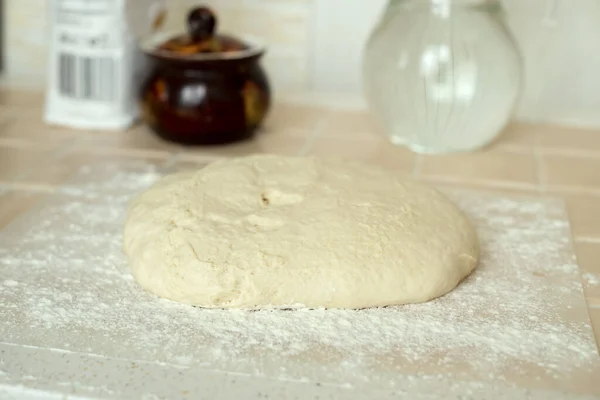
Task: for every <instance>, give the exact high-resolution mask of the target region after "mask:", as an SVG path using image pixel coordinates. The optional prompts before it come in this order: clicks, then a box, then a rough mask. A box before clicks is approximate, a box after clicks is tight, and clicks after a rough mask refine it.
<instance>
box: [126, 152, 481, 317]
mask: <svg viewBox="0 0 600 400" xmlns="http://www.w3.org/2000/svg"><path fill="white" fill-rule="evenodd" d="M124 249H125V253H126V254H127V256H128V257H129V261H130V264H131V269H132V272H133V275H134V276H135V278H136V279H137V281H138V282H139V284H140V285H141V286H142V287H143V288H144V289H146V290H148V291H150V292H152V293H154V294H157V295H159V296H161V297H165V298H168V299H171V300H175V301H178V302H182V303H187V304H192V305H197V306H202V307H222V308H248V309H252V308H289V307H311V308H313V307H314V308H316V307H327V308H365V307H375V306H388V305H396V304H406V303H417V302H423V301H428V300H431V299H433V298H436V297H438V296H441V295H443V294H445V293H447V292H449V291H450V290H452V289H453V288H454V287H455V286H456V285H457V284H458V283H459V282H460V281H461V280H462V279H463V278H464V277H465V276H467V275H468V274H469V273H470V272H471V271H472V270H473V269H474V268H475V266H476V264H477V261H478V258H479V245H478V240H477V236H476V233H475V230H474V228H473V226H472V225H471V224H470V223H469V221H468V220H467V218H466V217H465V216H464V215H463V213H462V212H461V211H460V210H459V209H458V208H457V207H456V206H455V205H454V204H453V203H452V202H450V201H449V200H448V199H447V198H446V197H444V196H443V195H441V194H440V193H438V192H437V191H435V190H434V189H431V188H428V187H425V186H423V185H420V184H417V183H413V182H410V181H405V180H403V179H401V178H399V177H397V175H396V174H394V173H393V172H389V171H385V170H382V169H379V168H376V167H372V166H366V165H362V164H358V163H353V162H345V161H339V160H320V159H315V158H295V157H281V156H269V155H266V156H265V155H263V156H250V157H244V158H238V159H233V160H227V161H219V162H216V163H213V164H211V165H209V166H207V167H206V168H204V169H202V170H199V171H193V172H183V173H177V174H175V175H171V176H167V177H165V178H163V179H162V180H160V181H159V182H157V183H156V184H155V185H154V186H153V187H151V188H150V189H149V190H148V191H146V192H145V193H143V194H141V195H140V196H139V197H138V198H137V199H136V200H135V201H134V202H133V203H132V205H131V207H130V210H129V213H128V217H127V221H126V224H125V233H124Z"/></svg>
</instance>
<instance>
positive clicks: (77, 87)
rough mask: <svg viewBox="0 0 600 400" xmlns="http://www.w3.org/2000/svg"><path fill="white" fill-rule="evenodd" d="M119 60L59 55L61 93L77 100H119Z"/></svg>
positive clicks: (59, 87) (59, 86) (59, 85)
mask: <svg viewBox="0 0 600 400" xmlns="http://www.w3.org/2000/svg"><path fill="white" fill-rule="evenodd" d="M117 67H118V66H117V60H116V59H115V58H112V57H89V56H80V55H75V54H68V53H61V54H59V55H58V89H59V92H60V94H61V95H63V96H65V97H70V98H73V99H77V100H90V101H101V102H111V103H112V102H115V101H116V100H117V84H118V82H117Z"/></svg>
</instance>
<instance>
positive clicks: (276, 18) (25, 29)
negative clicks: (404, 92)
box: [5, 0, 600, 126]
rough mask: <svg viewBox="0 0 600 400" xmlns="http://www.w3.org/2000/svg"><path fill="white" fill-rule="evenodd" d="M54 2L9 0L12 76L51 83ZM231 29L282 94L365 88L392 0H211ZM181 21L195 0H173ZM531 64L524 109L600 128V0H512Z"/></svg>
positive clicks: (508, 1)
mask: <svg viewBox="0 0 600 400" xmlns="http://www.w3.org/2000/svg"><path fill="white" fill-rule="evenodd" d="M49 1H50V0H5V7H6V12H5V23H6V26H5V32H6V33H5V41H6V43H5V51H6V56H5V59H6V71H5V75H6V76H7V77H8V79H9V80H15V81H22V80H23V79H26V80H27V81H29V82H34V83H39V84H40V85H43V82H44V79H45V75H46V67H45V65H46V61H45V60H46V58H47V54H46V43H45V40H46V36H45V32H46V21H47V19H46V15H47V14H46V13H47V4H48V2H49ZM206 3H208V4H209V5H211V6H213V7H214V8H215V9H217V11H218V12H219V16H220V20H221V27H222V29H223V30H224V31H229V32H235V33H247V34H252V35H255V36H259V37H261V38H262V39H263V40H264V41H266V42H267V43H268V45H269V52H268V55H267V57H266V58H265V65H266V66H267V69H268V71H269V73H270V76H271V80H272V81H273V83H274V86H275V89H276V91H278V92H279V93H283V92H290V91H294V92H298V91H303V90H319V91H329V92H332V91H334V92H346V93H352V94H356V95H358V94H360V60H361V58H360V55H361V51H362V45H363V43H364V40H365V39H366V37H367V35H368V33H369V31H370V29H371V27H372V25H373V23H374V22H375V21H376V20H377V19H378V16H379V13H380V10H381V9H382V7H383V6H384V5H385V3H386V0H207V1H206ZM169 4H170V6H171V8H172V10H173V13H174V17H175V18H174V20H178V19H179V20H181V19H182V18H183V15H185V10H187V9H188V7H190V6H191V5H193V4H198V1H196V0H169ZM504 4H505V6H506V9H507V11H508V16H509V23H510V25H511V28H512V30H513V32H514V33H515V36H516V37H517V39H518V41H519V45H520V47H521V48H522V50H523V53H524V56H525V61H526V80H525V81H526V83H525V92H524V93H523V96H522V101H521V104H520V107H519V109H518V111H517V115H518V117H519V118H521V119H525V120H533V121H549V122H564V123H573V124H579V125H595V126H600V72H599V71H600V1H599V0H504Z"/></svg>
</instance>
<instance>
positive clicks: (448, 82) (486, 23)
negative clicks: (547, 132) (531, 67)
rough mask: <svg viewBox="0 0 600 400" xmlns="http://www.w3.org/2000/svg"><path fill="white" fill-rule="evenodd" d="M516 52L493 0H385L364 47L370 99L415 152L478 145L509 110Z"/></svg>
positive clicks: (515, 87)
mask: <svg viewBox="0 0 600 400" xmlns="http://www.w3.org/2000/svg"><path fill="white" fill-rule="evenodd" d="M521 74H522V68H521V57H520V54H519V51H518V50H517V47H516V45H515V42H514V40H513V38H512V36H511V35H510V33H509V31H508V29H507V27H506V25H505V23H504V18H503V8H502V6H501V4H500V2H499V1H497V0H390V2H389V4H388V7H387V10H386V12H385V13H384V16H383V18H382V20H381V21H380V23H379V24H378V26H377V27H376V28H375V30H374V31H373V33H372V35H371V37H370V39H369V41H368V43H367V46H366V49H365V53H364V87H365V95H366V98H367V101H368V103H369V106H370V108H371V110H372V112H373V113H374V115H375V117H376V119H378V120H379V121H380V123H381V124H382V126H383V127H384V129H385V131H386V133H387V135H388V136H389V138H390V140H391V141H392V142H393V143H395V144H400V145H405V146H407V147H409V148H411V149H412V150H413V151H415V152H419V153H451V152H461V151H471V150H475V149H478V148H481V147H484V146H485V145H487V144H488V143H490V142H491V141H493V140H494V139H495V138H496V136H497V135H498V134H499V133H500V132H501V131H502V130H503V128H504V126H505V125H506V124H507V123H508V121H509V120H510V118H511V115H512V112H513V109H514V107H515V104H516V101H517V98H518V94H519V92H520V86H521Z"/></svg>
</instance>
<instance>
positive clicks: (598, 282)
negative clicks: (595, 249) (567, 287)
mask: <svg viewBox="0 0 600 400" xmlns="http://www.w3.org/2000/svg"><path fill="white" fill-rule="evenodd" d="M581 277H582V278H583V281H584V282H585V283H586V284H587V285H588V286H600V278H598V276H597V275H595V274H592V273H591V272H586V273H585V274H583V275H581Z"/></svg>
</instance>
